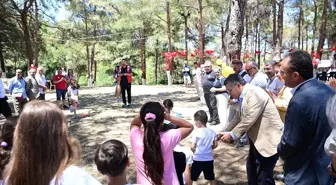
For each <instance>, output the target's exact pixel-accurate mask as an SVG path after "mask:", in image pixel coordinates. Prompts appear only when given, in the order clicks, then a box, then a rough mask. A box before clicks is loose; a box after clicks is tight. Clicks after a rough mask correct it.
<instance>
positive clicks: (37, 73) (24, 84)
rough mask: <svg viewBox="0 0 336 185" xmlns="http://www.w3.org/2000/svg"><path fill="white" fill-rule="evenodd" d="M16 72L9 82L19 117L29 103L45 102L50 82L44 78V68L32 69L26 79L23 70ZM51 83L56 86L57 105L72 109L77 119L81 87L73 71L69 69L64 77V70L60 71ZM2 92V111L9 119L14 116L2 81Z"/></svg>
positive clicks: (0, 99) (9, 89) (0, 97)
mask: <svg viewBox="0 0 336 185" xmlns="http://www.w3.org/2000/svg"><path fill="white" fill-rule="evenodd" d="M15 72H16V74H15V76H14V77H13V78H11V79H10V80H9V83H8V91H9V94H10V95H11V96H12V102H13V107H14V111H15V113H14V114H15V115H19V114H20V113H21V112H22V109H23V107H24V105H25V104H26V103H27V102H30V101H34V100H45V93H46V91H47V89H48V82H47V79H46V77H45V76H44V69H43V67H37V68H36V67H34V66H32V67H30V69H29V71H28V76H27V77H26V78H24V77H23V73H22V70H21V69H17V70H16V71H15ZM1 75H2V72H1V71H0V77H1ZM51 83H52V84H53V85H55V89H56V99H57V104H58V105H59V106H60V107H61V108H62V109H67V108H70V111H71V112H74V114H75V118H77V115H76V110H77V108H78V105H79V102H78V96H79V92H78V89H79V85H78V83H77V79H76V77H75V76H74V75H73V71H72V70H71V69H69V70H68V73H67V74H66V75H64V74H63V69H58V70H57V73H56V75H55V76H54V77H53V79H52V80H51ZM49 85H51V84H49ZM0 92H1V93H0V108H1V109H0V110H1V113H2V114H3V115H4V116H5V118H7V117H9V116H11V115H12V110H11V108H10V106H9V104H8V102H7V100H8V97H7V96H6V87H5V85H4V83H3V82H2V80H1V79H0ZM68 105H69V106H68Z"/></svg>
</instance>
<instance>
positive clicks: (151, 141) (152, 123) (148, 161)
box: [140, 102, 164, 185]
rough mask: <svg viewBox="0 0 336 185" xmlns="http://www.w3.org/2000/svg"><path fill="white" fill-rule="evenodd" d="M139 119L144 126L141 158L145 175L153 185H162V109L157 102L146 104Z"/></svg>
mask: <svg viewBox="0 0 336 185" xmlns="http://www.w3.org/2000/svg"><path fill="white" fill-rule="evenodd" d="M140 117H141V121H142V123H143V125H144V138H143V144H144V152H143V155H142V158H143V160H144V164H145V172H146V175H147V177H149V178H150V179H151V181H152V183H153V184H155V185H163V172H164V160H163V155H162V150H161V138H160V131H161V125H162V124H163V118H164V108H163V107H162V105H161V104H160V103H158V102H148V103H146V104H145V105H144V106H143V107H142V108H141V110H140Z"/></svg>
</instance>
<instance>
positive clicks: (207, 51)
mask: <svg viewBox="0 0 336 185" xmlns="http://www.w3.org/2000/svg"><path fill="white" fill-rule="evenodd" d="M214 52H215V51H214V50H205V53H206V54H208V55H212V54H213V53H214Z"/></svg>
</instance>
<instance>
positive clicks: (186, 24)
mask: <svg viewBox="0 0 336 185" xmlns="http://www.w3.org/2000/svg"><path fill="white" fill-rule="evenodd" d="M187 37H188V16H184V40H185V41H184V44H185V46H184V49H185V51H186V58H185V59H186V61H188V38H187Z"/></svg>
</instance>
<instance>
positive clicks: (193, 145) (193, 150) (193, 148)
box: [190, 142, 196, 153]
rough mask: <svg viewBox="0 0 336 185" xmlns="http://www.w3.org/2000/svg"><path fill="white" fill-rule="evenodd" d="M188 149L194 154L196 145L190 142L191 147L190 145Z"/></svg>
mask: <svg viewBox="0 0 336 185" xmlns="http://www.w3.org/2000/svg"><path fill="white" fill-rule="evenodd" d="M190 149H191V151H192V152H193V153H195V151H196V143H194V142H192V143H191V145H190Z"/></svg>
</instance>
